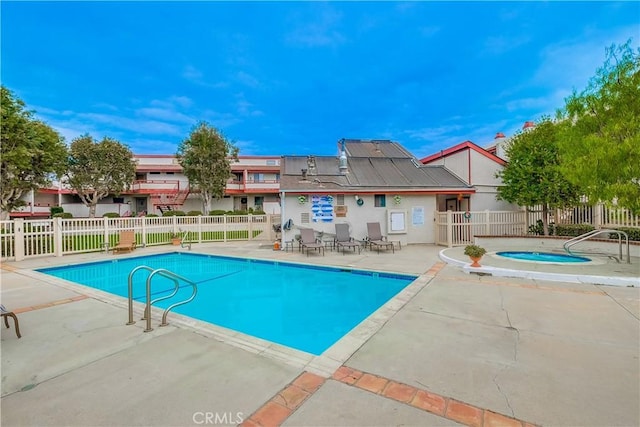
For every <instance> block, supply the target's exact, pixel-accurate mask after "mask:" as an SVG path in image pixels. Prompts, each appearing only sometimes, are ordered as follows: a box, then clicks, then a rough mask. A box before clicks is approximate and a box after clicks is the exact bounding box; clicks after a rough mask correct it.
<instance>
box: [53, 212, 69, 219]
mask: <svg viewBox="0 0 640 427" xmlns="http://www.w3.org/2000/svg"><path fill="white" fill-rule="evenodd" d="M53 217H54V218H65V219H69V218H73V214H72V213H71V212H60V213H57V214H55V215H54V216H53Z"/></svg>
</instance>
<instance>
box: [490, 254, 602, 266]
mask: <svg viewBox="0 0 640 427" xmlns="http://www.w3.org/2000/svg"><path fill="white" fill-rule="evenodd" d="M496 255H500V256H502V257H505V258H511V259H515V260H520V261H536V262H553V263H580V262H589V261H591V260H590V259H589V258H585V257H581V256H576V255H564V254H554V253H549V252H526V251H518V252H496Z"/></svg>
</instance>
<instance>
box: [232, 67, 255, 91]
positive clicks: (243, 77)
mask: <svg viewBox="0 0 640 427" xmlns="http://www.w3.org/2000/svg"><path fill="white" fill-rule="evenodd" d="M236 79H238V81H240V83H242V84H244V85H246V86H250V87H254V88H255V87H258V86H259V85H260V83H259V82H258V79H256V78H255V77H253V76H252V75H251V74H249V73H246V72H244V71H238V72H237V73H236Z"/></svg>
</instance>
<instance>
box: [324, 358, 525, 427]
mask: <svg viewBox="0 0 640 427" xmlns="http://www.w3.org/2000/svg"><path fill="white" fill-rule="evenodd" d="M332 379H334V380H336V381H340V382H341V383H344V384H347V385H351V386H354V387H357V388H360V389H362V390H367V391H370V392H372V393H376V394H381V395H382V396H384V397H386V398H389V399H393V400H395V401H398V402H402V403H406V404H408V405H410V406H413V407H414V408H418V409H422V410H424V411H427V412H431V413H432V414H435V415H438V416H441V417H444V418H448V419H450V420H453V421H456V422H459V423H461V424H464V425H467V426H472V427H537V426H536V425H535V424H531V423H527V422H524V421H521V420H518V419H515V418H512V417H509V416H507V415H502V414H498V413H496V412H493V411H489V410H488V409H482V408H478V407H477V406H473V405H470V404H468V403H464V402H460V401H458V400H455V399H451V398H449V397H445V396H440V395H439V394H436V393H432V392H430V391H427V390H421V389H419V388H416V387H413V386H410V385H408V384H402V383H399V382H396V381H393V380H389V379H387V378H384V377H380V376H377V375H373V374H369V373H366V372H360V371H358V370H356V369H353V368H350V367H348V366H341V367H340V368H338V370H337V371H336V372H335V373H334V374H333V376H332ZM382 384H384V386H382V388H380V387H381V385H382ZM381 390H383V391H382V393H381Z"/></svg>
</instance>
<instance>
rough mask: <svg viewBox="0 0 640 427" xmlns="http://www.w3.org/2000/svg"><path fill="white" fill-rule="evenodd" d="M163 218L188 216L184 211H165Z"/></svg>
mask: <svg viewBox="0 0 640 427" xmlns="http://www.w3.org/2000/svg"><path fill="white" fill-rule="evenodd" d="M162 216H186V214H185V213H184V211H165V212H162Z"/></svg>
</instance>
